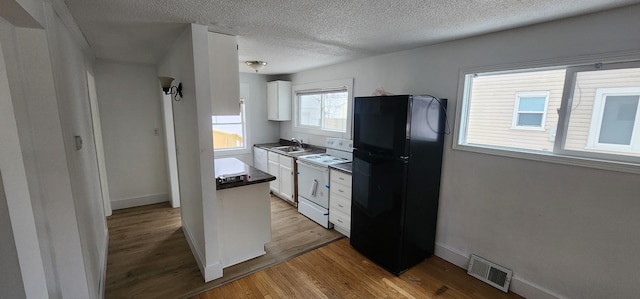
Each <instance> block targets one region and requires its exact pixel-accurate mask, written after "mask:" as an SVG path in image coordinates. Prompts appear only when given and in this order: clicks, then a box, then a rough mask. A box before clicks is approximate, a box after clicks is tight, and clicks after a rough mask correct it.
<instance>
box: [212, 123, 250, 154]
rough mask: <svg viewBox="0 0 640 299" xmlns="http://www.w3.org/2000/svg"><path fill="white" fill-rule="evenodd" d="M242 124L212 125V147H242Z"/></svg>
mask: <svg viewBox="0 0 640 299" xmlns="http://www.w3.org/2000/svg"><path fill="white" fill-rule="evenodd" d="M243 145H244V144H243V136H242V124H235V125H213V148H214V149H223V148H237V147H243Z"/></svg>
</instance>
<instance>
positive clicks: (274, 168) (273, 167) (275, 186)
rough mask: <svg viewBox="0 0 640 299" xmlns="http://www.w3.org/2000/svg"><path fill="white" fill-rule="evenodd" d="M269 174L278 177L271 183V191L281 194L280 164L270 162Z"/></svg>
mask: <svg viewBox="0 0 640 299" xmlns="http://www.w3.org/2000/svg"><path fill="white" fill-rule="evenodd" d="M269 174H270V175H272V176H275V177H276V179H275V180H274V181H271V182H269V189H271V191H272V192H274V193H278V192H280V164H278V162H276V161H271V160H269Z"/></svg>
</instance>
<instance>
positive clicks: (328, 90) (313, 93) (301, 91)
mask: <svg viewBox="0 0 640 299" xmlns="http://www.w3.org/2000/svg"><path fill="white" fill-rule="evenodd" d="M352 86H353V80H352V79H347V80H336V81H329V82H319V83H310V84H303V85H295V86H293V90H294V94H295V100H294V110H293V111H294V128H293V130H294V131H295V132H302V133H310V134H316V135H323V136H329V137H341V138H351V122H352V120H351V114H352V112H351V110H352V107H353V101H352V100H351V99H352V95H351V90H352Z"/></svg>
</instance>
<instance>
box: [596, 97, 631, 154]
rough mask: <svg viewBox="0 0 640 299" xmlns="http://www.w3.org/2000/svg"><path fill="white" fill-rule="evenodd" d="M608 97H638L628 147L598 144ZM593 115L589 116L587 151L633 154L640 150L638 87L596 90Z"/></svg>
mask: <svg viewBox="0 0 640 299" xmlns="http://www.w3.org/2000/svg"><path fill="white" fill-rule="evenodd" d="M608 96H638V105H637V107H636V115H635V116H636V117H635V120H634V123H633V127H634V130H633V132H632V134H631V140H630V142H629V145H621V144H620V145H616V144H611V143H600V142H599V141H598V139H599V136H600V132H601V130H602V120H603V117H604V109H605V107H606V102H607V97H608ZM593 106H594V108H593V111H594V113H593V114H592V115H591V124H590V126H589V136H588V139H587V147H586V148H587V149H594V150H605V151H612V152H622V153H633V152H634V151H637V150H638V149H640V132H639V131H640V87H610V88H598V89H597V90H596V97H595V100H594V104H593Z"/></svg>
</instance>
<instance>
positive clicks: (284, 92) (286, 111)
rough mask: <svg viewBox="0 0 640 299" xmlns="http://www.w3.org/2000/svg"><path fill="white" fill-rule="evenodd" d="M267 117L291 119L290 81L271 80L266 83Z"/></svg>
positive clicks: (281, 119) (270, 118)
mask: <svg viewBox="0 0 640 299" xmlns="http://www.w3.org/2000/svg"><path fill="white" fill-rule="evenodd" d="M267 119H269V120H278V121H288V120H291V82H289V81H271V82H268V83H267Z"/></svg>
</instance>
